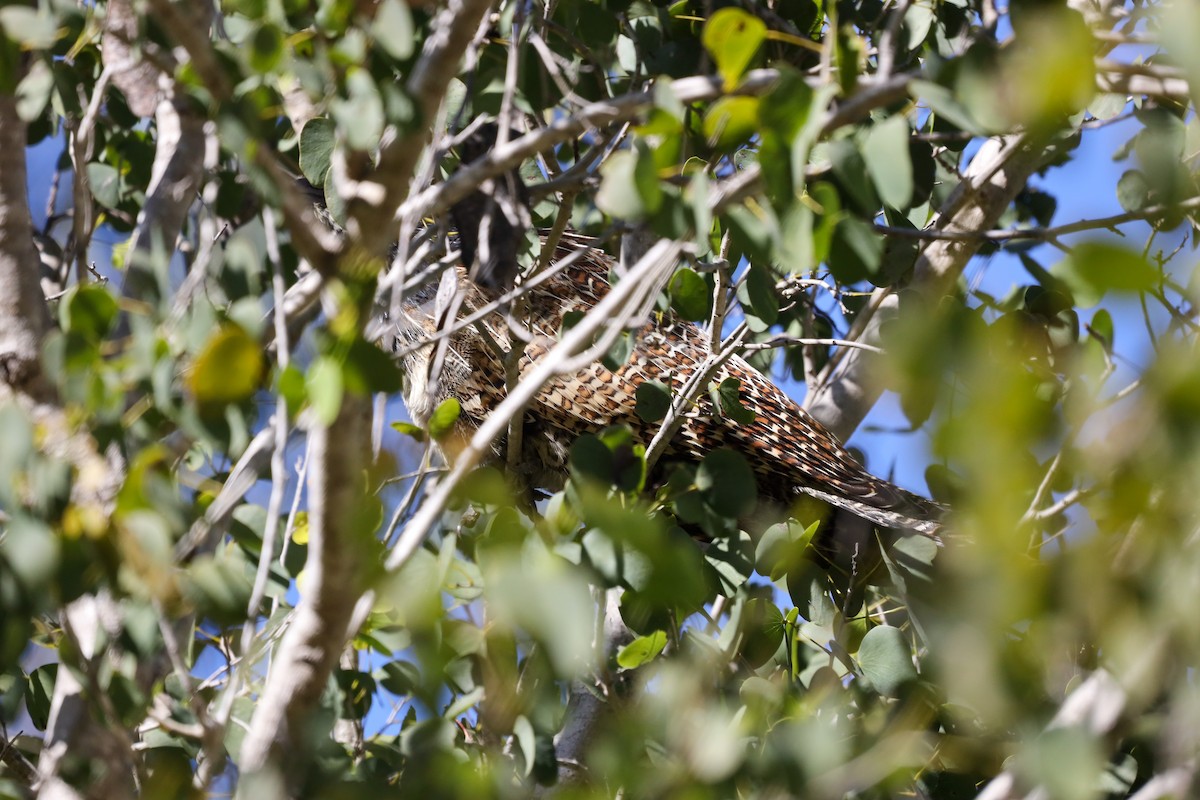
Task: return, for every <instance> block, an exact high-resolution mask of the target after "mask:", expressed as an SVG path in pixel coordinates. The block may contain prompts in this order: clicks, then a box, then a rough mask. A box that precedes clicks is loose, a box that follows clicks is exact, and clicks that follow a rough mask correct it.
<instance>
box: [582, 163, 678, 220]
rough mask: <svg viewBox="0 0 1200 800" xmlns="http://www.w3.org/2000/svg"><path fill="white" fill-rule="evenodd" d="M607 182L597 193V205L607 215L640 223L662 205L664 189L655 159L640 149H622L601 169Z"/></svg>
mask: <svg viewBox="0 0 1200 800" xmlns="http://www.w3.org/2000/svg"><path fill="white" fill-rule="evenodd" d="M600 175H601V176H602V178H603V180H602V181H601V183H600V190H599V191H598V192H596V206H597V207H598V208H599V209H600V210H601V211H603V212H604V213H606V214H611V215H612V216H614V217H618V218H620V219H627V220H638V219H642V218H643V217H645V216H647V215H648V214H653V213H654V212H655V211H657V210H658V207H659V206H660V205H662V187H660V186H659V185H658V173H657V171H656V170H655V167H654V159H653V157H651V156H649V155H645V156H643V154H642V153H641V152H640V151H638V150H622V151H621V152H619V153H613V155H612V157H611V158H609V159H608V161H606V162H605V163H604V165H603V166H602V167H600Z"/></svg>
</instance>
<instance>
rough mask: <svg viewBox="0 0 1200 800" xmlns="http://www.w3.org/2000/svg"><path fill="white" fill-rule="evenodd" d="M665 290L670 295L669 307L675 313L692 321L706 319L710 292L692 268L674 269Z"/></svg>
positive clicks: (710, 297)
mask: <svg viewBox="0 0 1200 800" xmlns="http://www.w3.org/2000/svg"><path fill="white" fill-rule="evenodd" d="M667 291H668V292H669V293H670V295H671V308H673V309H674V310H675V313H676V314H678V315H679V316H681V317H683V318H684V319H686V320H691V321H693V322H698V321H700V320H704V319H708V315H709V305H710V303H709V301H710V300H711V299H712V294H711V293H710V292H709V291H708V284H707V283H705V282H704V278H701V277H700V275H699V273H697V272H696V271H695V270H694V269H690V268H688V267H680V268H679V269H678V270H676V271H675V274H674V275H672V276H671V283H670V285H669V286H668V287H667Z"/></svg>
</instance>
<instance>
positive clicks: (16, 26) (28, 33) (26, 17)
mask: <svg viewBox="0 0 1200 800" xmlns="http://www.w3.org/2000/svg"><path fill="white" fill-rule="evenodd" d="M0 28H3V31H4V33H6V34H7V35H8V38H10V39H12V40H13V41H15V42H20V43H21V44H22V45H24V47H25V48H27V49H29V50H45V49H47V48H49V47H50V46H51V45H53V44H54V43H55V42H56V41H58V36H59V26H58V21H57V19H56V18H55V16H54V15H53V14H51V13H50V12H49V11H48V10H47V9H45V8H43V9H42V10H37V9H34V8H32V7H30V6H26V5H23V4H21V5H18V4H11V5H7V6H6V7H4V8H0Z"/></svg>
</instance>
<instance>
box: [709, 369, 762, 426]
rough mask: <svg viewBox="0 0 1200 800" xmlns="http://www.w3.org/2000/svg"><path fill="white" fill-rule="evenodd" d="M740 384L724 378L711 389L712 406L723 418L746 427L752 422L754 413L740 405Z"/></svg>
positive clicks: (734, 379)
mask: <svg viewBox="0 0 1200 800" xmlns="http://www.w3.org/2000/svg"><path fill="white" fill-rule="evenodd" d="M741 388H742V382H741V381H740V380H738V379H737V378H726V379H725V380H723V381H721V383H720V384H718V385H717V386H716V387H714V388H713V390H712V394H713V405H715V406H716V407H717V410H718V411H719V412H720V413H721V414H722V415H724V416H726V417H729V418H730V419H732V420H733V421H734V422H737V423H740V424H742V425H748V424H750V423H751V422H754V418H755V415H754V412H753V411H751V410H750V409H748V408H746V407H745V406H744V405H742V395H741Z"/></svg>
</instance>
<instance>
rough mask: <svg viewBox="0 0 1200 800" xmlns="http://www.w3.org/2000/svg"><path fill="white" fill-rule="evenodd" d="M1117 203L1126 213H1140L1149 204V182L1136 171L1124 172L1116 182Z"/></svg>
mask: <svg viewBox="0 0 1200 800" xmlns="http://www.w3.org/2000/svg"><path fill="white" fill-rule="evenodd" d="M1117 202H1118V203H1120V204H1121V208H1123V209H1125V210H1126V211H1141V210H1142V209H1143V208H1145V207H1146V206H1147V205H1149V203H1150V182H1149V181H1147V180H1146V176H1145V175H1144V174H1143V173H1141V172H1139V171H1137V170H1136V169H1131V170H1126V171H1125V173H1124V174H1123V175H1121V178H1120V179H1119V180H1118V181H1117Z"/></svg>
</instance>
